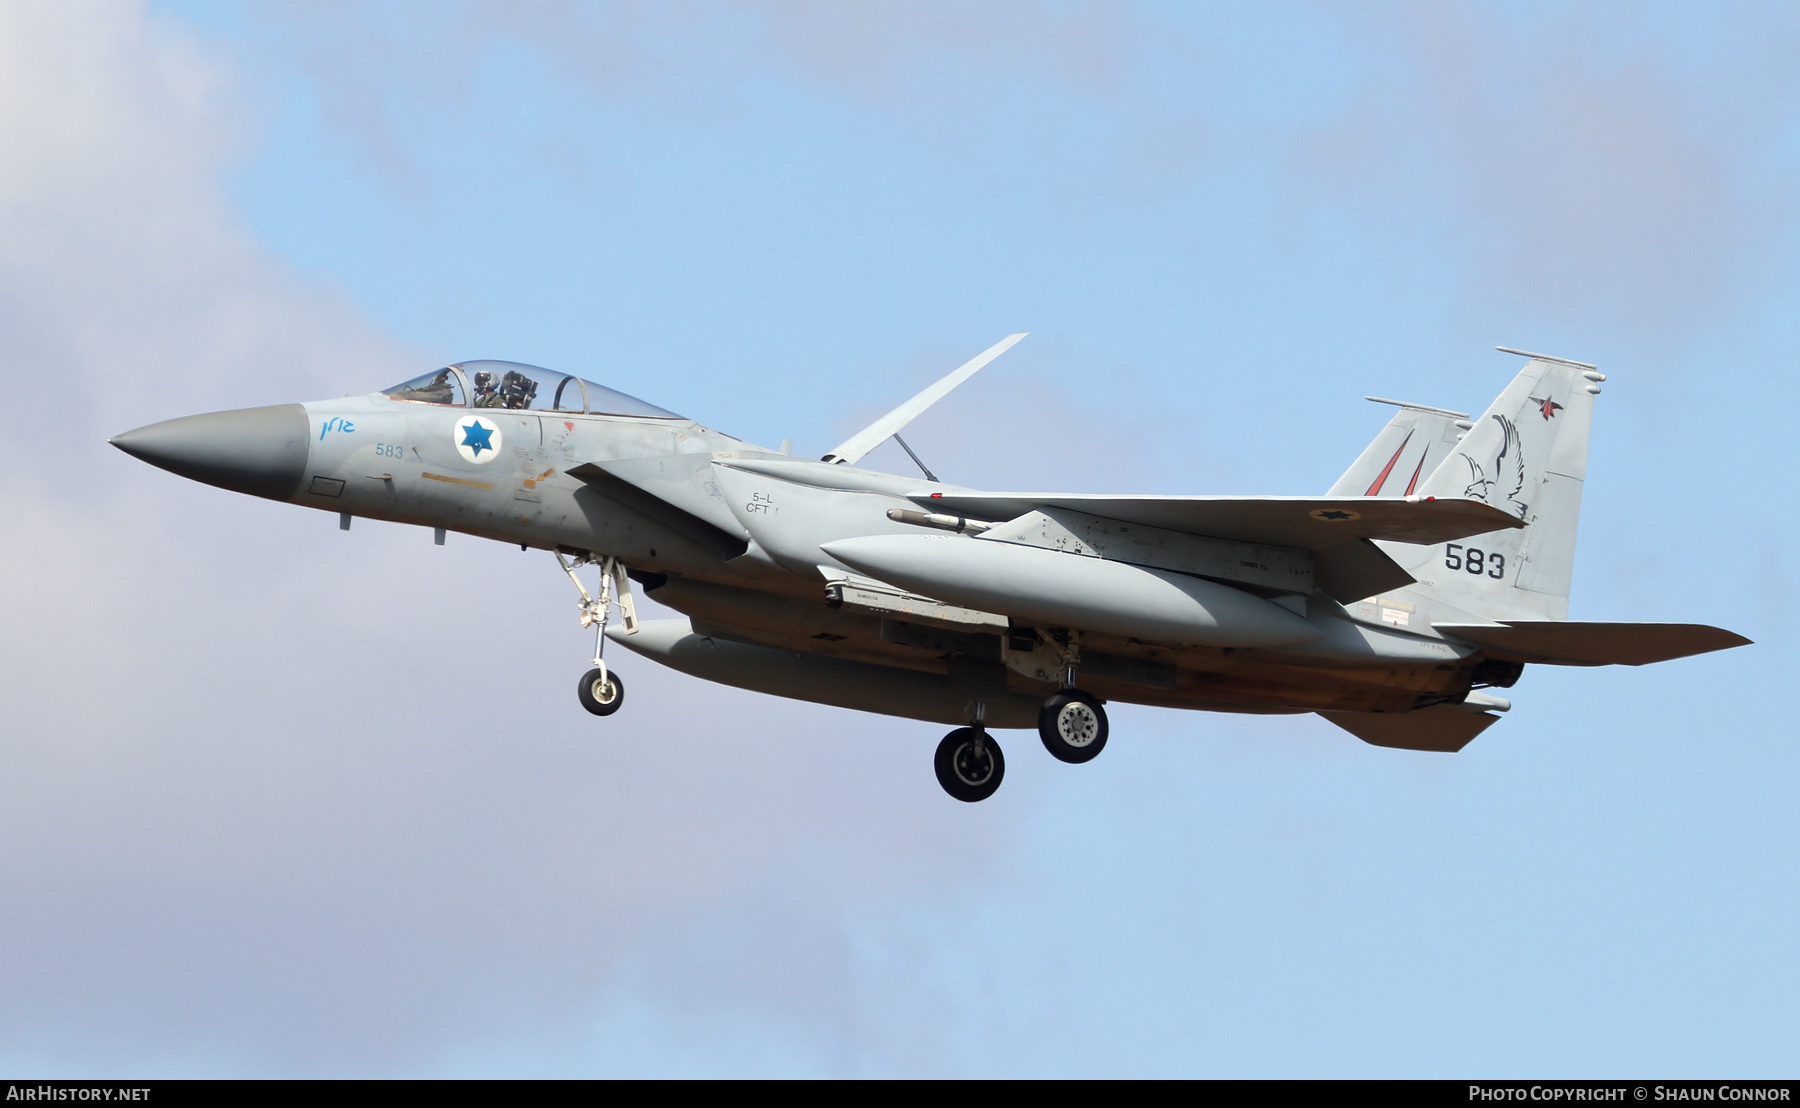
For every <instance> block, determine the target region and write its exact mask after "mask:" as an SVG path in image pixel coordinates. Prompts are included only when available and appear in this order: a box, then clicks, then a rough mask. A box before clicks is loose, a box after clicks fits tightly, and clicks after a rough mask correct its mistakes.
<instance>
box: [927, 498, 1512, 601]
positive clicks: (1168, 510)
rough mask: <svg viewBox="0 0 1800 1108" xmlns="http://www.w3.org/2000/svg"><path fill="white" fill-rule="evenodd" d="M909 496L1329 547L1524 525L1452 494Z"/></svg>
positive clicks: (959, 510) (994, 515)
mask: <svg viewBox="0 0 1800 1108" xmlns="http://www.w3.org/2000/svg"><path fill="white" fill-rule="evenodd" d="M909 499H911V500H912V501H913V502H914V503H916V504H918V505H920V506H921V507H925V508H929V509H930V510H932V511H934V512H950V513H953V514H955V515H960V516H967V517H969V518H971V519H981V520H1008V519H1015V518H1017V517H1019V516H1022V515H1024V514H1025V513H1026V512H1032V511H1037V510H1039V509H1043V508H1065V509H1069V510H1071V511H1077V512H1086V513H1088V514H1089V515H1096V516H1101V517H1104V518H1106V519H1115V520H1119V521H1121V522H1124V523H1137V524H1141V525H1143V526H1145V527H1161V528H1164V529H1166V530H1169V531H1181V532H1184V533H1186V534H1189V535H1204V536H1206V537H1207V538H1214V539H1230V540H1233V541H1236V542H1255V543H1267V544H1269V545H1271V546H1291V547H1298V548H1300V549H1302V550H1324V549H1326V548H1328V547H1333V546H1336V545H1338V544H1339V543H1344V542H1349V541H1351V540H1352V539H1388V540H1391V541H1393V542H1406V543H1423V544H1427V545H1429V544H1432V543H1440V542H1454V541H1456V540H1457V539H1461V538H1467V537H1468V536H1470V535H1481V534H1486V533H1487V532H1489V531H1497V530H1501V529H1503V528H1509V527H1523V526H1525V524H1524V523H1523V522H1522V521H1521V520H1519V519H1517V518H1515V517H1513V516H1512V515H1509V514H1508V513H1506V512H1503V511H1501V510H1500V509H1498V508H1493V507H1490V506H1488V505H1486V504H1483V503H1480V502H1479V501H1474V500H1459V499H1450V498H1445V499H1440V500H1420V499H1418V498H1417V497H1401V496H1069V495H1062V494H1057V493H1016V492H1002V493H935V494H934V493H928V492H921V493H915V494H912V495H911V496H910V497H909ZM1365 595H1367V594H1365Z"/></svg>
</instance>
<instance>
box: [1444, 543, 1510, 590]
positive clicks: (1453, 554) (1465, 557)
mask: <svg viewBox="0 0 1800 1108" xmlns="http://www.w3.org/2000/svg"><path fill="white" fill-rule="evenodd" d="M1444 565H1445V566H1446V567H1448V568H1450V569H1460V570H1462V571H1463V572H1464V573H1469V574H1473V575H1474V576H1476V577H1480V576H1482V575H1484V574H1485V575H1486V576H1488V577H1492V578H1493V579H1494V580H1496V581H1498V580H1499V579H1500V578H1501V577H1503V576H1505V575H1506V555H1504V554H1495V553H1492V552H1488V551H1481V550H1477V549H1475V548H1474V547H1472V546H1463V545H1462V544H1460V543H1454V542H1453V543H1451V544H1450V545H1448V546H1446V547H1444Z"/></svg>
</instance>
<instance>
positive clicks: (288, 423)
mask: <svg viewBox="0 0 1800 1108" xmlns="http://www.w3.org/2000/svg"><path fill="white" fill-rule="evenodd" d="M309 427H310V424H309V423H308V422H307V418H306V409H305V408H303V407H301V406H300V405H298V404H277V405H275V406H273V407H268V408H240V409H238V410H237V411H233V412H208V413H207V414H205V415H192V416H183V417H182V418H180V419H169V420H164V421H163V422H161V423H152V424H150V425H149V426H148V427H139V428H138V429H137V430H135V431H127V432H125V433H124V434H122V435H116V436H114V437H113V438H110V439H108V440H106V441H108V442H110V443H112V444H113V445H114V446H116V447H118V448H119V449H120V450H123V451H124V452H125V453H127V454H129V455H131V456H132V457H134V458H137V459H140V460H142V461H146V462H149V463H150V464H151V465H153V466H158V467H161V468H162V469H166V470H168V471H169V472H170V473H179V474H180V475H181V476H183V477H187V478H191V479H193V480H195V481H203V482H205V483H206V484H208V485H217V486H219V487H220V488H222V489H230V490H231V491H233V492H247V493H249V494H250V495H252V496H266V497H269V498H270V499H271V500H286V499H288V498H289V497H291V496H293V495H294V493H296V492H298V491H299V490H300V478H301V477H302V476H304V475H305V473H306V446H307V439H308V437H309V430H308V428H309Z"/></svg>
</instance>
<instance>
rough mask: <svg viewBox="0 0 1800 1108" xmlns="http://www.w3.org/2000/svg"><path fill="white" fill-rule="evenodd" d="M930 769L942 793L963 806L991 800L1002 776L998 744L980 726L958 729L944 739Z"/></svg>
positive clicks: (1003, 769) (1003, 766) (1002, 759)
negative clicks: (933, 770) (933, 769)
mask: <svg viewBox="0 0 1800 1108" xmlns="http://www.w3.org/2000/svg"><path fill="white" fill-rule="evenodd" d="M932 766H933V768H935V769H936V770H937V779H938V784H940V785H942V786H944V791H945V792H947V793H949V794H950V795H951V796H953V797H955V798H956V799H957V800H961V801H963V802H964V803H967V804H973V803H975V802H976V801H978V800H986V799H987V798H988V797H990V796H993V795H994V790H995V789H998V788H999V787H1000V780H1001V778H1003V777H1005V776H1006V757H1005V756H1004V755H1003V754H1001V753H1000V744H999V743H997V742H995V741H994V739H993V736H991V735H989V734H988V733H987V731H986V730H985V729H984V728H983V727H982V726H981V725H980V724H976V725H975V726H974V727H958V728H957V729H956V730H954V731H952V732H950V733H949V734H948V735H945V736H944V741H943V742H940V743H938V748H937V757H935V758H933V759H932Z"/></svg>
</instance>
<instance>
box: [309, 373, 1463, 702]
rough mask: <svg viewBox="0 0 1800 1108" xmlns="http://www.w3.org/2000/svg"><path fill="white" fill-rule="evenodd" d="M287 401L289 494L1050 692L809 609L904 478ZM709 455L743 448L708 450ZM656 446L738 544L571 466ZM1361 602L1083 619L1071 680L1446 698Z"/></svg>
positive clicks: (1414, 646) (1183, 692)
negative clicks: (1159, 638)
mask: <svg viewBox="0 0 1800 1108" xmlns="http://www.w3.org/2000/svg"><path fill="white" fill-rule="evenodd" d="M304 408H305V410H306V412H307V417H308V419H309V421H310V425H311V437H310V440H309V455H308V465H307V469H306V475H305V477H304V479H303V480H302V481H301V484H300V489H299V491H298V492H297V493H296V494H295V495H294V496H293V498H292V501H293V502H294V503H296V504H300V505H303V506H306V507H312V508H318V509H321V510H324V511H329V512H340V513H341V512H348V513H350V514H351V515H354V516H365V517H369V518H373V519H382V520H390V521H394V522H399V523H409V524H416V525H420V526H426V527H443V528H446V529H447V530H450V531H455V532H460V533H464V534H469V535H475V536H478V537H481V538H487V539H493V540H496V541H499V542H506V543H518V544H522V545H525V546H529V547H537V548H541V549H563V550H566V551H592V552H595V553H600V554H606V555H611V556H614V557H617V558H619V559H620V560H622V561H623V562H625V563H626V564H627V565H628V566H630V567H631V568H632V569H633V570H634V571H637V573H638V575H639V578H640V583H642V584H645V585H647V586H651V587H649V588H648V590H647V591H648V592H649V595H650V596H652V597H653V598H655V599H657V600H659V601H661V602H663V603H666V604H667V605H668V606H670V607H672V608H675V609H676V610H678V611H681V612H683V613H684V614H686V615H688V616H690V617H691V618H692V619H693V621H694V624H695V628H696V630H697V631H702V632H703V633H712V634H717V635H719V636H720V637H723V638H739V639H742V640H744V641H747V642H755V643H760V644H764V645H767V646H772V647H776V648H779V649H782V650H787V651H792V652H794V653H800V654H820V655H828V656H835V657H842V658H848V659H853V660H859V661H867V662H876V663H879V664H882V665H887V666H897V667H900V668H902V669H907V670H913V671H918V672H924V673H936V674H943V673H945V672H946V669H947V662H946V657H945V655H946V643H948V644H949V646H950V647H952V648H953V649H954V652H959V653H963V654H966V655H967V656H971V657H975V658H977V659H979V660H982V661H989V662H1004V663H1008V669H1007V675H1006V682H1007V685H1008V686H1009V687H1010V688H1014V689H1016V690H1018V691H1020V692H1023V693H1028V694H1032V695H1038V696H1041V695H1045V694H1047V693H1048V692H1050V691H1054V689H1055V688H1056V684H1055V681H1054V680H1039V679H1037V678H1036V677H1034V676H1033V673H1034V670H1033V668H1032V666H1031V664H1030V663H1031V659H1030V657H1029V650H1026V651H1020V650H1018V649H1015V647H1017V646H1020V645H1024V644H1020V643H1018V642H1016V641H1014V639H1013V637H1011V636H1004V635H983V636H965V637H963V638H957V639H949V640H947V639H945V637H944V636H943V635H942V634H941V633H940V634H936V635H935V636H934V635H929V634H928V635H923V636H921V635H912V636H906V635H899V636H896V635H893V634H888V635H884V634H883V622H884V621H883V620H881V619H879V618H875V617H871V616H869V615H867V614H859V613H856V612H851V611H847V610H838V609H833V608H831V607H828V606H827V605H826V603H825V596H824V579H823V578H822V577H821V576H820V574H819V570H818V567H819V566H821V565H824V566H831V565H834V564H835V563H834V561H833V559H831V558H830V557H829V556H828V555H827V554H825V553H824V552H823V551H821V550H820V549H819V548H820V547H821V546H822V545H824V544H825V543H828V542H831V541H833V540H836V539H843V538H853V537H859V536H866V535H880V534H917V533H918V531H917V529H916V528H914V527H911V526H909V525H907V524H903V523H896V522H893V521H891V520H889V519H888V518H887V512H888V510H889V509H891V508H902V509H904V508H912V507H914V505H913V504H912V503H911V502H910V501H909V500H907V499H906V494H907V493H916V492H918V491H919V489H920V488H921V486H922V484H923V483H922V482H921V481H919V480H918V479H915V478H902V477H896V476H893V475H889V474H880V473H874V472H872V471H867V470H861V469H855V468H853V467H848V466H825V465H823V464H822V463H811V462H805V461H802V460H800V459H787V458H784V457H782V456H780V455H775V454H773V453H771V452H768V451H766V450H764V449H762V448H761V447H757V446H755V445H753V444H749V443H746V442H744V441H742V440H739V439H736V438H733V437H731V436H729V435H725V434H722V433H720V432H717V431H714V430H711V429H709V428H706V427H703V426H701V425H700V424H697V423H695V422H693V421H691V420H685V419H661V418H646V417H625V416H610V415H587V414H580V413H567V412H530V411H508V410H502V409H492V408H487V409H473V408H459V407H449V406H441V405H434V404H421V403H412V402H408V401H402V400H396V399H393V398H390V397H388V396H385V395H381V394H376V395H372V396H365V397H356V398H347V399H342V400H333V401H321V402H313V403H308V404H306V405H304ZM472 415H479V416H480V417H482V418H484V419H486V420H488V421H490V422H491V423H492V424H493V425H494V426H496V427H497V428H498V431H499V435H498V438H499V440H500V446H499V448H498V449H496V450H493V451H492V459H491V460H470V459H469V458H468V457H465V456H464V454H463V452H462V451H459V450H458V449H457V441H458V434H457V424H458V423H459V421H463V420H465V419H466V418H467V417H470V416H472ZM715 454H726V455H736V458H737V459H750V461H744V462H741V463H740V464H733V461H734V459H733V458H729V457H728V458H726V459H724V460H721V461H720V462H719V463H717V464H714V463H713V461H712V456H713V455H715ZM671 455H683V456H692V461H693V463H694V464H693V466H692V469H691V472H692V475H691V478H690V479H688V481H689V484H691V486H692V487H691V488H687V489H685V490H684V493H685V495H686V496H687V498H688V505H689V508H690V511H693V512H694V513H695V514H703V515H705V516H706V517H707V518H709V519H712V520H714V521H716V522H717V523H719V524H720V525H721V526H722V527H725V528H729V527H730V526H731V524H732V523H733V521H735V523H736V524H737V525H738V529H737V530H736V531H735V534H736V535H737V536H739V537H741V538H742V539H744V540H745V544H744V546H745V551H744V552H743V553H741V554H739V553H737V551H736V550H726V551H722V550H721V549H720V548H719V547H718V546H717V545H709V544H708V543H706V542H703V541H698V540H696V539H695V538H694V537H692V535H691V534H684V533H683V532H682V531H681V530H679V529H677V528H675V527H672V526H669V525H668V524H667V523H665V522H660V521H659V520H657V519H655V518H652V516H651V515H649V514H646V512H645V511H642V510H639V509H638V508H634V507H632V506H630V505H628V504H626V503H624V502H623V501H622V500H620V499H616V498H615V497H613V496H609V495H607V494H606V493H605V492H603V491H602V490H601V488H600V487H597V486H596V485H595V484H593V483H590V482H589V481H585V480H583V479H581V478H579V477H576V476H572V475H571V474H570V471H571V470H573V469H577V468H578V467H581V466H583V465H585V464H589V463H596V462H614V461H619V460H623V459H635V458H642V459H651V458H656V457H664V456H671ZM678 468H679V467H678ZM932 487H934V488H940V489H945V490H953V487H952V486H941V485H940V486H932ZM695 498H700V499H695ZM969 541H974V540H969ZM734 554H735V555H736V556H731V555H734ZM664 577H666V578H667V579H668V582H667V584H666V585H664V584H663V581H662V580H661V579H662V578H664ZM656 586H662V587H656ZM1357 607H1359V606H1353V609H1355V608H1357ZM1361 607H1366V606H1361ZM1377 611H1378V609H1376V608H1368V610H1367V611H1355V610H1346V609H1345V607H1344V606H1342V605H1339V604H1337V603H1336V602H1334V601H1331V600H1329V599H1328V598H1326V597H1324V596H1322V595H1319V594H1315V595H1314V596H1313V597H1312V598H1311V599H1310V601H1309V602H1308V603H1307V605H1306V609H1305V617H1306V619H1307V620H1308V622H1310V623H1312V624H1313V625H1314V627H1315V628H1317V629H1318V630H1319V631H1320V633H1321V637H1320V638H1319V639H1317V640H1316V641H1314V642H1310V643H1303V644H1300V645H1298V646H1289V647H1281V648H1273V649H1241V648H1229V647H1222V648H1176V647H1171V646H1168V645H1162V644H1153V643H1145V642H1141V641H1138V640H1137V639H1134V638H1122V637H1117V636H1107V635H1101V634H1086V635H1084V636H1083V649H1084V652H1086V653H1088V654H1089V655H1090V656H1091V657H1094V658H1096V659H1097V660H1096V661H1095V662H1094V664H1092V665H1089V666H1086V667H1084V669H1083V673H1082V684H1083V686H1084V687H1088V688H1091V689H1092V690H1093V691H1094V692H1095V693H1097V694H1098V695H1101V696H1103V697H1106V698H1107V699H1111V700H1121V701H1127V702H1132V703H1141V704H1153V705H1161V706H1168V707H1180V708H1204V709H1211V710H1221V711H1237V712H1284V711H1312V710H1317V709H1320V708H1327V709H1348V710H1365V711H1366V710H1377V711H1404V710H1407V709H1410V708H1412V707H1415V706H1418V705H1420V704H1424V703H1431V702H1434V701H1437V700H1440V699H1441V700H1450V701H1454V700H1458V699H1460V698H1461V696H1462V694H1463V693H1464V692H1466V691H1467V690H1468V688H1469V684H1470V679H1471V673H1472V670H1473V667H1474V664H1475V657H1474V655H1475V651H1474V650H1472V649H1471V648H1469V647H1466V646H1462V645H1459V644H1455V643H1452V642H1449V641H1446V640H1445V639H1443V638H1442V637H1441V636H1438V635H1436V634H1435V633H1431V632H1430V631H1429V626H1430V624H1429V621H1421V626H1423V627H1424V628H1425V629H1426V633H1424V634H1419V633H1414V632H1410V631H1406V630H1400V629H1397V628H1395V627H1391V626H1384V625H1382V624H1380V623H1378V622H1376V621H1375V619H1374V613H1375V612H1377ZM890 631H891V628H890ZM1109 660H1110V661H1109Z"/></svg>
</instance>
